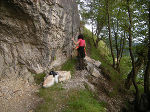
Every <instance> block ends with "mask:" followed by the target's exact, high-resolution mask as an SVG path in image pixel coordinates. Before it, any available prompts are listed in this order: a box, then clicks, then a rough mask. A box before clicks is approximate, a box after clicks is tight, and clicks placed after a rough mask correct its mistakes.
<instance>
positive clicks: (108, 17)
mask: <svg viewBox="0 0 150 112" xmlns="http://www.w3.org/2000/svg"><path fill="white" fill-rule="evenodd" d="M106 11H107V19H108V31H109V44H110V50H111V55H112V58H113V67H114V68H115V57H114V53H113V47H112V39H111V29H110V15H109V3H108V0H106Z"/></svg>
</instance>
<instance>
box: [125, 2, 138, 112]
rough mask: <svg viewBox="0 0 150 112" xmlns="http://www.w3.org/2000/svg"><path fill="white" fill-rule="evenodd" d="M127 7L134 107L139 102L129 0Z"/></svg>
mask: <svg viewBox="0 0 150 112" xmlns="http://www.w3.org/2000/svg"><path fill="white" fill-rule="evenodd" d="M127 9H128V14H129V23H130V24H129V52H130V57H131V60H132V69H133V71H132V82H133V85H134V88H135V90H136V94H135V109H136V108H137V107H138V103H139V89H138V86H137V83H136V81H135V78H136V74H135V63H134V56H133V52H132V31H131V28H132V19H131V11H130V6H129V0H127Z"/></svg>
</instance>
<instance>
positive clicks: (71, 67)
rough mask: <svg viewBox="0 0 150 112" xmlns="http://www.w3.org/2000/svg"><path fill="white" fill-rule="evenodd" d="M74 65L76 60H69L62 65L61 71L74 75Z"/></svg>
mask: <svg viewBox="0 0 150 112" xmlns="http://www.w3.org/2000/svg"><path fill="white" fill-rule="evenodd" d="M76 63H77V60H76V59H75V58H72V59H69V60H68V61H66V62H65V63H64V64H63V65H62V67H61V70H65V71H71V74H74V72H75V65H76Z"/></svg>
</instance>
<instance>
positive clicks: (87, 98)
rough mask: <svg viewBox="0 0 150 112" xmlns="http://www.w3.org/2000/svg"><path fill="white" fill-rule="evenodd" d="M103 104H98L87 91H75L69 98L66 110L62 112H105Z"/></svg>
mask: <svg viewBox="0 0 150 112" xmlns="http://www.w3.org/2000/svg"><path fill="white" fill-rule="evenodd" d="M105 106H106V105H105V103H104V102H98V101H97V100H96V99H95V98H94V95H93V94H92V93H91V92H90V91H88V90H81V91H77V92H76V93H75V94H74V95H73V96H71V97H70V100H69V102H68V106H67V107H68V108H66V109H65V110H64V111H63V112H106V111H105V109H104V107H105Z"/></svg>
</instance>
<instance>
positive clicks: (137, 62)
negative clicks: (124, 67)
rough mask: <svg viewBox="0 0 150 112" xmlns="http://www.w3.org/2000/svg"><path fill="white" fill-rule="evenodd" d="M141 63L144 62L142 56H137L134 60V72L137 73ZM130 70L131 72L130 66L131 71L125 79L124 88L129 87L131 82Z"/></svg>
mask: <svg viewBox="0 0 150 112" xmlns="http://www.w3.org/2000/svg"><path fill="white" fill-rule="evenodd" d="M143 63H144V59H143V57H139V58H138V59H137V61H136V62H135V74H138V72H139V70H140V68H141V67H142V65H143ZM132 72H133V68H132V70H131V72H130V73H129V74H128V76H127V79H126V81H125V88H126V89H128V90H129V89H130V87H131V84H132Z"/></svg>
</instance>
